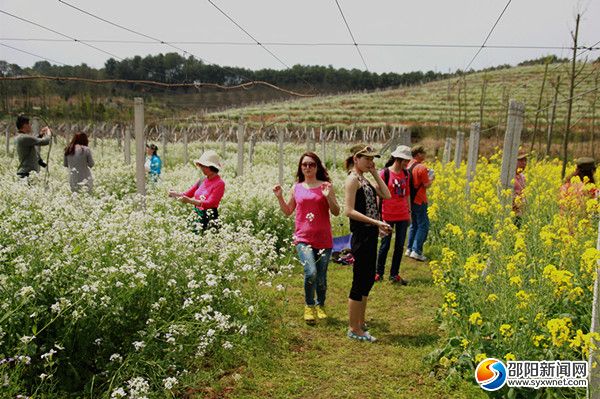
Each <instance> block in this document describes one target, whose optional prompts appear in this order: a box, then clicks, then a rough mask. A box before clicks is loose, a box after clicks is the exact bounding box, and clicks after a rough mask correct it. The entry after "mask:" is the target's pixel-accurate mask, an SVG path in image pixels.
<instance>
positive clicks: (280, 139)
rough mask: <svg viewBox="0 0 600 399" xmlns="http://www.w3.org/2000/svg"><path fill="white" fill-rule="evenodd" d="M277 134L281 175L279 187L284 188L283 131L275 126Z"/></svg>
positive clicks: (279, 176)
mask: <svg viewBox="0 0 600 399" xmlns="http://www.w3.org/2000/svg"><path fill="white" fill-rule="evenodd" d="M275 132H277V164H278V169H279V175H278V180H277V181H278V182H279V185H280V186H282V185H283V139H284V137H283V135H284V132H283V129H281V130H279V129H277V126H275Z"/></svg>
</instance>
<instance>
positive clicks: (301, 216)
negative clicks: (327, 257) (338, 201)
mask: <svg viewBox="0 0 600 399" xmlns="http://www.w3.org/2000/svg"><path fill="white" fill-rule="evenodd" d="M294 200H295V201H296V231H295V232H294V244H298V243H304V244H308V245H310V246H311V247H313V248H317V249H329V248H333V237H332V235H331V221H330V219H329V203H328V202H327V198H325V196H324V195H323V193H322V192H321V187H315V188H306V187H304V185H303V183H296V184H295V185H294Z"/></svg>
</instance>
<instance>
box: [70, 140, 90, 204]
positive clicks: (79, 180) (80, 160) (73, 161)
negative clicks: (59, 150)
mask: <svg viewBox="0 0 600 399" xmlns="http://www.w3.org/2000/svg"><path fill="white" fill-rule="evenodd" d="M63 165H64V166H65V167H66V168H68V169H69V185H70V186H71V191H72V192H76V191H79V190H80V189H81V187H82V186H86V187H87V190H88V192H91V191H92V188H93V185H94V179H93V177H92V171H91V170H90V168H91V167H93V166H94V159H93V158H92V151H91V150H90V148H89V147H88V136H87V135H86V134H85V133H75V135H73V138H72V139H71V142H70V143H69V145H68V146H67V147H66V148H65V155H64V157H63Z"/></svg>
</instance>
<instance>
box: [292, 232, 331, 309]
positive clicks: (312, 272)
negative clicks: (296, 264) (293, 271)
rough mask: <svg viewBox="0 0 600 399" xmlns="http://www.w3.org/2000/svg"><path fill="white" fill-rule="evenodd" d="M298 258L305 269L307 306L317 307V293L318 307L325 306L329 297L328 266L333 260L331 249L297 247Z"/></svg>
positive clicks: (303, 245)
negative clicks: (327, 296) (330, 259)
mask: <svg viewBox="0 0 600 399" xmlns="http://www.w3.org/2000/svg"><path fill="white" fill-rule="evenodd" d="M296 251H297V252H298V258H299V259H300V263H302V266H303V267H304V296H305V300H306V304H307V305H309V306H313V305H315V291H316V292H317V302H316V305H321V306H324V305H325V297H326V295H327V265H328V264H329V258H331V248H329V249H317V248H313V247H311V246H310V245H308V244H304V243H302V242H301V243H299V244H297V245H296Z"/></svg>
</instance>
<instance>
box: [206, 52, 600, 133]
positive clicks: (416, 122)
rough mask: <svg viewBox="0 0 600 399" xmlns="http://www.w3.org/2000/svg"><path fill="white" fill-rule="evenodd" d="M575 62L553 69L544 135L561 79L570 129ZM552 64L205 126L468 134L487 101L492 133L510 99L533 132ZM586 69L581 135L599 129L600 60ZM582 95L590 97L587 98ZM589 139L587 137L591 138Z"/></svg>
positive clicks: (270, 110) (486, 124) (560, 116)
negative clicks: (401, 129) (406, 127)
mask: <svg viewBox="0 0 600 399" xmlns="http://www.w3.org/2000/svg"><path fill="white" fill-rule="evenodd" d="M569 66H570V64H568V63H564V62H563V63H553V64H549V66H548V73H547V77H546V82H545V85H544V86H545V87H544V91H543V92H542V100H541V106H540V108H541V111H540V112H539V113H538V130H541V131H545V130H546V125H547V124H548V121H549V114H550V110H551V108H552V107H551V104H552V100H553V97H554V92H555V89H554V88H555V86H556V81H557V78H558V76H560V79H561V81H560V86H559V91H558V103H557V107H556V119H555V124H556V128H557V129H560V128H561V126H563V125H564V121H565V115H566V110H567V103H566V101H565V100H566V99H567V98H568V97H569V96H568V93H569V90H568V73H567V71H568V68H569ZM544 68H545V66H544V65H539V64H538V65H526V66H518V67H508V66H506V67H504V68H503V69H497V70H488V71H484V72H477V73H472V74H466V75H464V76H463V77H461V78H456V77H454V78H450V79H445V80H438V81H435V82H429V83H425V84H421V85H416V86H410V87H406V88H399V89H398V88H397V89H387V90H380V91H375V92H369V93H360V92H359V93H353V94H344V95H334V96H319V97H314V98H310V99H298V100H289V101H285V102H276V103H269V104H262V105H258V106H250V107H244V108H236V109H230V110H227V111H224V112H218V113H210V114H207V115H204V116H203V118H202V119H203V121H204V122H205V123H209V124H213V123H219V122H221V123H222V121H223V120H236V119H238V118H239V117H240V116H241V115H243V117H244V119H245V121H247V123H249V124H250V125H252V126H256V127H259V126H268V125H273V124H276V125H281V126H283V125H292V126H307V127H309V128H310V127H315V128H319V127H322V128H324V129H333V128H336V127H337V128H341V129H348V128H350V129H351V128H354V129H359V130H363V129H366V128H371V129H372V128H381V127H384V128H385V127H390V126H396V125H399V124H404V125H409V126H412V127H413V130H414V131H416V132H431V130H439V129H445V130H446V129H453V130H456V129H462V130H466V131H468V129H469V126H470V124H471V123H472V122H477V121H479V120H480V110H481V106H482V104H483V111H482V115H483V117H482V118H481V119H482V130H486V129H488V132H490V133H489V134H491V133H493V132H494V131H495V130H497V128H495V127H496V126H497V125H500V127H502V126H504V124H505V123H506V117H507V106H508V102H509V99H515V100H518V101H522V102H524V103H525V109H526V111H525V115H526V121H525V126H526V128H529V129H531V128H533V126H534V124H535V119H536V115H535V114H536V109H537V107H538V102H539V98H540V91H541V87H542V82H543V77H544ZM578 68H583V69H582V71H581V73H580V75H579V77H578V81H579V84H578V85H577V87H576V90H575V96H577V98H576V99H575V100H574V107H573V118H572V121H573V122H575V126H574V130H575V131H578V132H580V133H581V134H583V133H586V132H590V130H591V129H592V122H594V123H595V125H594V126H595V129H596V130H598V126H597V125H598V122H599V121H598V112H597V111H596V108H597V107H598V106H599V105H600V104H599V103H600V100H598V90H597V88H598V85H599V83H600V82H599V78H600V63H598V62H596V63H593V64H587V65H583V64H580V65H578ZM586 92H588V93H587V94H584V95H582V93H586ZM586 134H587V133H586Z"/></svg>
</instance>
